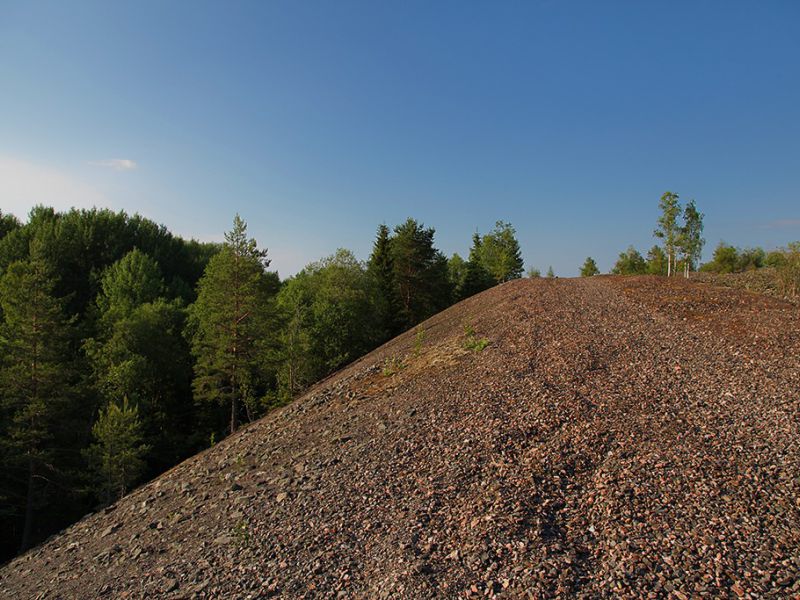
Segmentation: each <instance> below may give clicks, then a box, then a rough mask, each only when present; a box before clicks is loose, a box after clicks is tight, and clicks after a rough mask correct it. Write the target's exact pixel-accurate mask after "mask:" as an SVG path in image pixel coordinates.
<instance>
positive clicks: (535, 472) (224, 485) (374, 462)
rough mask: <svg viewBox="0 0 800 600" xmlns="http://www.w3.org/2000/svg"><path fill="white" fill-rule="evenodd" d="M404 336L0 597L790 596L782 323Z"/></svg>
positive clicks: (563, 297)
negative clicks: (468, 342) (486, 341)
mask: <svg viewBox="0 0 800 600" xmlns="http://www.w3.org/2000/svg"><path fill="white" fill-rule="evenodd" d="M465 325H469V326H470V328H472V329H474V331H475V333H474V334H473V335H471V336H467V335H466V334H465ZM420 330H421V331H423V333H422V334H417V333H416V332H413V331H412V332H409V333H407V334H405V335H403V336H401V337H399V338H398V339H396V340H394V341H392V342H390V343H389V344H387V345H386V346H384V347H382V348H380V349H379V350H377V351H376V352H373V353H372V354H370V355H368V356H366V357H365V358H363V359H362V360H360V361H358V362H356V363H355V364H353V365H352V366H350V367H348V368H347V369H345V370H343V371H341V372H340V373H337V374H336V375H334V376H332V377H330V378H329V379H327V380H326V381H323V382H321V383H320V384H319V385H318V386H316V387H315V388H314V389H312V390H311V391H310V392H309V393H308V394H306V395H305V396H304V397H302V398H301V399H299V400H298V401H296V402H295V403H293V404H292V405H290V406H288V407H286V408H284V409H282V410H279V411H277V412H275V413H273V414H271V415H269V416H267V417H266V418H264V419H262V420H261V421H259V422H257V423H254V424H252V425H250V426H249V427H247V428H245V429H244V430H242V431H241V432H240V433H238V434H237V435H235V436H232V437H231V438H229V439H227V440H225V441H223V442H222V443H220V444H218V445H216V446H215V447H213V448H211V449H209V450H208V451H206V452H204V453H202V454H200V455H198V456H196V457H194V458H192V459H191V460H188V461H186V462H185V463H183V464H181V465H179V466H177V467H175V468H174V469H172V470H171V471H169V472H168V473H166V474H165V475H163V476H162V477H160V478H159V479H157V480H156V481H154V482H152V483H150V484H148V485H145V486H143V487H142V488H140V489H138V490H136V491H134V492H133V493H132V494H130V495H129V496H127V497H126V498H124V499H123V500H122V501H120V502H118V503H117V504H115V505H113V506H111V507H110V508H109V509H107V510H106V511H104V512H102V513H99V514H94V515H90V516H88V517H86V518H85V519H83V520H82V521H80V522H79V523H77V524H76V525H74V526H72V527H71V528H69V529H68V530H66V531H65V532H63V533H62V534H61V535H58V536H56V537H54V538H52V539H51V540H49V541H48V542H46V543H45V544H44V545H42V546H40V547H38V548H36V549H34V550H32V551H31V552H29V553H27V554H26V555H24V556H22V557H20V558H18V559H16V560H14V561H12V562H11V563H9V564H7V565H5V566H4V567H3V568H2V570H0V596H1V597H3V598H96V597H108V598H141V597H165V598H210V597H214V598H263V597H270V596H277V597H283V598H303V597H308V598H311V597H320V598H337V597H339V598H365V597H369V598H373V597H374V598H389V597H398V598H415V599H416V598H434V597H435V598H467V597H475V598H477V597H495V598H501V597H503V598H518V597H523V598H528V597H532V598H556V597H560V598H576V597H577V598H597V597H606V598H642V597H653V598H667V597H672V598H680V599H684V598H694V597H732V598H739V597H742V598H747V597H750V598H769V597H774V598H786V597H793V596H794V595H796V594H798V593H800V431H799V429H800V311H799V310H798V308H797V307H794V306H792V305H789V304H785V303H783V302H781V301H778V300H775V299H770V298H767V297H764V296H757V295H754V294H748V293H746V292H742V291H736V290H730V289H720V288H714V287H711V286H708V285H697V284H693V283H691V282H686V281H684V280H682V279H674V280H671V281H666V280H664V279H656V278H613V277H594V278H591V279H581V280H522V281H516V282H512V283H508V284H505V285H502V286H499V287H497V288H494V289H492V290H490V291H488V292H486V293H484V294H481V295H479V296H477V297H475V298H472V299H470V300H468V301H466V302H463V303H461V304H459V305H456V306H454V307H452V308H450V309H448V310H447V311H445V312H443V313H441V314H440V315H437V316H436V317H434V318H432V319H430V320H429V321H427V322H426V323H424V324H423V325H422V327H421V328H420ZM467 337H469V338H470V339H471V340H472V342H473V343H472V344H466V345H467V346H472V348H473V349H470V348H467V347H465V341H467ZM483 338H487V339H488V341H489V342H490V343H489V345H488V346H487V347H486V348H485V349H483V350H480V349H479V348H480V346H481V344H478V342H480V341H481V340H482V339H483Z"/></svg>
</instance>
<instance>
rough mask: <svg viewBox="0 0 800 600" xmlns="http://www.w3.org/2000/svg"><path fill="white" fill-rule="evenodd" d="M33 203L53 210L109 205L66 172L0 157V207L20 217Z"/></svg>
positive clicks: (28, 210) (101, 196)
mask: <svg viewBox="0 0 800 600" xmlns="http://www.w3.org/2000/svg"><path fill="white" fill-rule="evenodd" d="M37 204H44V205H47V206H52V207H53V208H55V209H57V210H68V209H70V208H73V207H74V208H92V207H95V206H97V207H108V206H110V202H109V200H108V198H106V196H105V195H104V194H103V193H102V192H100V191H99V190H97V189H96V188H94V187H92V186H91V185H88V184H86V183H84V182H83V181H81V180H79V179H77V178H75V177H74V176H73V175H71V174H69V173H66V172H63V171H60V170H58V169H55V168H52V167H48V166H43V165H38V164H35V163H31V162H28V161H25V160H20V159H17V158H12V157H8V156H0V209H2V210H3V212H4V213H11V214H14V215H16V216H17V217H19V218H21V219H24V218H25V217H26V216H27V215H28V212H30V210H31V208H33V207H34V206H36V205H37Z"/></svg>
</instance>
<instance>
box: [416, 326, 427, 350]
mask: <svg viewBox="0 0 800 600" xmlns="http://www.w3.org/2000/svg"><path fill="white" fill-rule="evenodd" d="M424 343H425V330H424V329H423V328H422V327H417V333H416V334H415V335H414V355H415V356H419V355H420V353H421V352H422V345H423V344H424Z"/></svg>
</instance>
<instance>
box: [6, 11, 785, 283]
mask: <svg viewBox="0 0 800 600" xmlns="http://www.w3.org/2000/svg"><path fill="white" fill-rule="evenodd" d="M665 190H672V191H675V192H677V193H679V194H680V195H681V197H682V198H683V199H686V200H688V199H690V198H695V199H696V201H697V203H698V206H699V207H700V209H701V210H702V211H703V212H704V213H705V214H706V234H705V237H706V239H707V240H708V243H707V246H706V251H705V255H706V257H707V256H709V255H710V253H711V251H712V250H713V246H714V245H716V243H717V242H718V241H719V240H720V239H724V240H726V241H728V242H730V243H734V244H736V245H740V246H748V245H756V244H758V245H763V246H765V247H768V248H770V247H775V246H780V245H783V244H785V243H786V242H788V241H790V240H796V239H800V3H798V2H794V1H786V2H779V1H774V2H732V1H718V2H712V1H692V2H639V1H636V2H633V1H631V2H595V1H592V2H569V1H564V2H547V1H540V2H534V1H530V2H515V1H508V2H463V1H458V2H455V1H453V2H444V1H442V2H438V1H437V2H394V3H392V2H363V3H356V2H346V1H337V2H294V1H293V2H288V1H286V2H279V1H274V2H217V3H208V2H188V1H180V2H178V1H176V2H149V1H140V0H137V1H136V2H132V1H131V2H61V1H58V2H44V1H36V2H29V1H22V2H8V1H6V0H0V209H2V210H3V211H4V212H13V213H15V214H17V215H18V216H24V214H25V213H26V212H27V210H28V209H29V207H30V206H31V204H33V203H36V202H41V203H45V204H50V205H55V206H57V207H61V208H66V207H69V206H72V205H75V206H92V205H98V206H109V207H112V208H115V209H125V210H126V211H128V212H140V213H141V214H143V215H145V216H148V217H150V218H153V219H154V220H156V221H159V222H162V223H164V224H165V225H167V226H168V227H169V228H170V229H172V230H173V231H176V232H178V233H180V234H182V235H184V236H194V237H198V238H200V239H221V236H222V233H223V232H224V231H225V230H226V229H228V228H229V227H230V223H231V220H232V218H233V215H234V213H235V212H237V211H238V212H239V213H240V214H241V215H242V216H243V218H245V219H246V220H247V221H248V223H249V225H250V232H251V233H252V234H253V235H254V236H255V237H256V238H257V239H258V241H259V243H260V244H261V245H262V246H266V247H267V248H269V253H270V256H271V257H272V259H273V267H275V268H277V269H278V270H279V272H280V273H281V274H282V275H284V276H285V275H290V274H292V273H294V272H295V271H297V270H298V269H300V268H302V266H303V265H305V264H306V263H308V262H310V261H312V260H315V259H317V258H320V257H322V256H324V255H327V254H330V253H332V252H333V251H334V250H335V249H336V248H337V247H347V248H350V249H352V250H354V251H355V252H356V254H357V255H358V256H359V257H360V258H366V257H367V256H368V254H369V250H370V247H371V243H372V238H373V235H374V231H375V228H376V227H377V225H378V224H379V223H381V222H386V223H388V224H390V225H394V224H397V223H399V222H401V221H403V220H404V219H405V218H406V217H407V216H413V217H415V218H417V219H418V220H420V221H422V222H424V223H425V224H426V225H430V226H434V227H435V228H436V231H437V234H436V239H437V243H438V246H439V247H440V248H441V249H442V250H443V251H444V252H445V253H446V254H448V255H449V254H451V253H452V252H454V251H457V252H459V253H461V254H465V253H466V251H467V249H468V246H469V243H470V237H471V234H472V232H473V231H475V229H476V228H477V229H478V230H479V231H481V232H485V231H487V230H489V229H490V228H491V227H492V226H493V224H494V222H495V221H496V220H498V219H502V220H506V221H510V222H512V223H513V225H514V226H515V227H516V229H517V232H518V237H519V239H520V242H521V244H522V249H523V254H524V256H525V259H526V263H527V264H528V265H529V266H530V265H532V266H536V267H539V268H540V269H541V270H542V271H544V270H545V269H546V268H547V267H548V265H552V266H553V267H554V269H555V270H556V272H557V274H559V275H564V276H569V275H575V274H576V273H577V270H578V267H579V266H580V264H581V263H582V262H583V259H584V258H585V257H586V256H587V255H591V256H593V257H594V258H595V259H596V260H597V262H598V264H599V266H600V268H601V269H602V270H604V271H605V270H607V269H609V268H610V267H611V266H612V264H613V262H614V260H615V259H616V255H617V254H618V253H619V252H620V251H621V250H623V249H624V248H625V247H627V246H628V245H629V244H634V245H636V246H637V247H639V248H640V249H642V250H643V251H646V250H647V248H649V247H650V246H651V245H652V244H653V243H654V242H655V240H653V238H652V235H651V234H652V229H653V226H654V223H655V219H656V217H657V203H658V198H659V196H660V195H661V193H662V192H664V191H665Z"/></svg>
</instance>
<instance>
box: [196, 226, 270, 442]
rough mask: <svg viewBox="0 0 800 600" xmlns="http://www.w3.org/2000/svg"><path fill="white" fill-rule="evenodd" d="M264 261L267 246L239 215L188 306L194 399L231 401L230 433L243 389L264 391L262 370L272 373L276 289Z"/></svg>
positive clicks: (242, 404) (243, 397)
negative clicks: (252, 236)
mask: <svg viewBox="0 0 800 600" xmlns="http://www.w3.org/2000/svg"><path fill="white" fill-rule="evenodd" d="M268 265H269V261H268V260H267V258H266V250H259V249H258V247H257V244H256V241H255V240H253V239H249V238H248V237H247V225H246V224H245V222H244V221H242V219H241V218H239V216H238V215H237V216H236V218H235V219H234V222H233V229H232V230H231V231H230V232H229V233H226V234H225V244H224V245H223V248H222V250H221V251H220V252H219V254H217V255H215V256H214V257H213V258H212V259H211V260H210V261H209V263H208V266H207V267H206V271H205V274H204V275H203V277H202V278H201V280H200V282H199V284H198V294H197V301H196V302H195V303H194V304H193V305H192V306H191V308H190V326H189V332H190V335H191V342H192V354H193V355H194V357H195V360H196V362H195V367H194V371H195V378H194V382H193V389H194V394H195V399H196V400H199V401H201V402H218V403H220V404H221V405H227V406H229V407H230V426H229V430H230V432H231V433H232V432H233V431H235V430H236V428H237V427H238V424H239V419H240V414H239V412H240V410H241V408H242V407H244V408H249V406H250V405H249V404H248V403H247V402H245V400H246V393H247V392H250V393H257V391H258V390H262V389H263V387H264V383H265V378H266V377H265V375H266V374H272V373H273V372H274V367H273V365H272V364H270V359H271V358H272V357H271V356H270V349H271V343H274V342H275V341H276V339H277V331H276V329H277V327H276V322H275V316H274V310H273V302H272V297H273V294H274V292H275V290H274V286H273V285H271V279H270V277H268V275H267V273H266V267H267V266H268ZM266 376H268V375H266ZM254 390H255V392H254ZM249 416H253V415H249Z"/></svg>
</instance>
